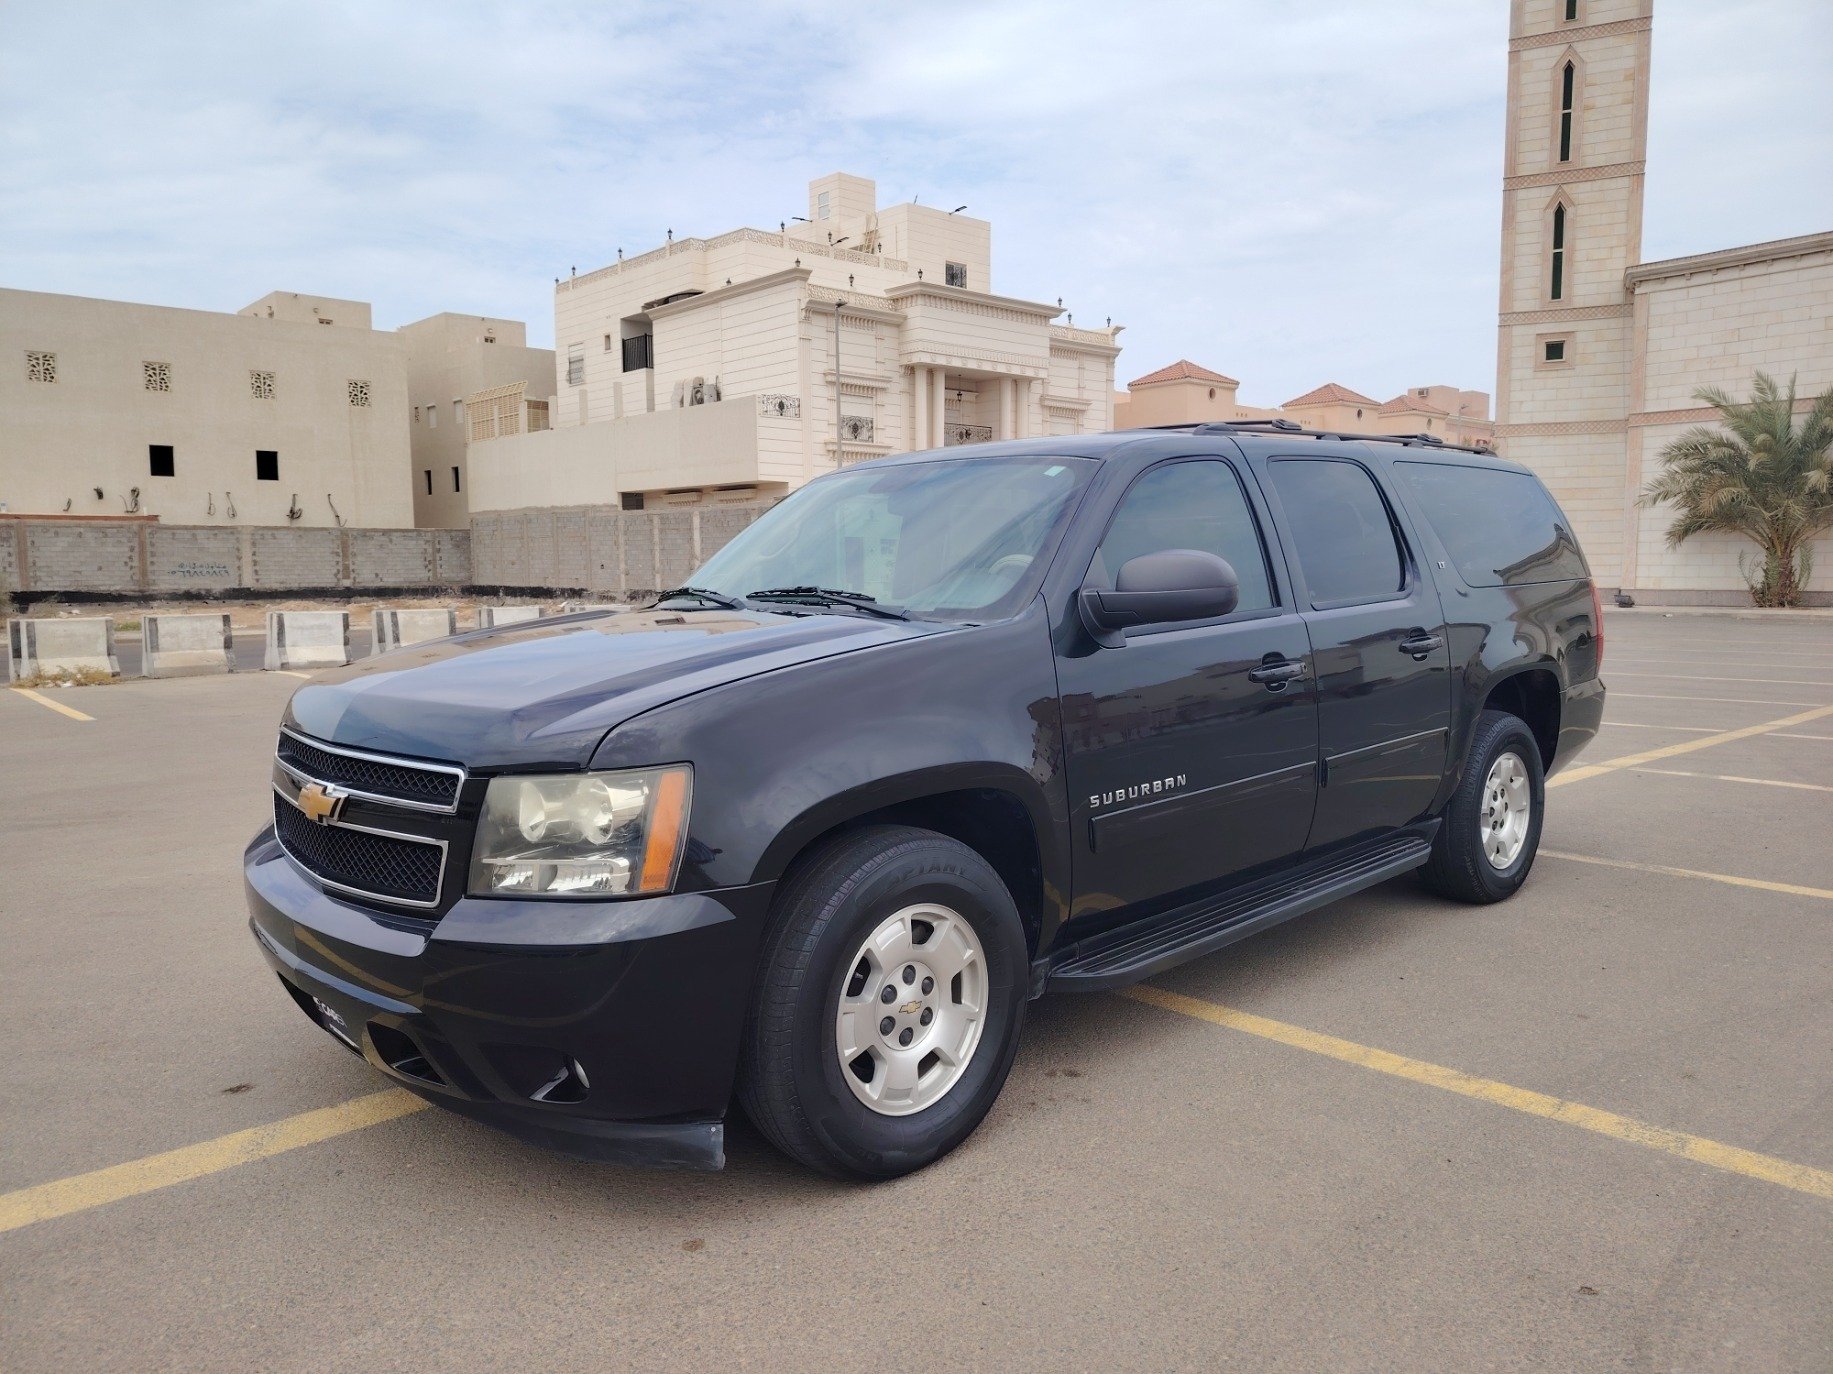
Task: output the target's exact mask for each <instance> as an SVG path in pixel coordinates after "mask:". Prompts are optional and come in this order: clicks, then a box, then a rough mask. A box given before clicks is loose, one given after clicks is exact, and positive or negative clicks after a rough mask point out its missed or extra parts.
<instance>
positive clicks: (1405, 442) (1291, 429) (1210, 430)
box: [1140, 420, 1497, 458]
mask: <svg viewBox="0 0 1833 1374" xmlns="http://www.w3.org/2000/svg"><path fill="white" fill-rule="evenodd" d="M1140 429H1141V430H1177V431H1179V432H1181V433H1185V434H1266V433H1273V434H1290V435H1291V436H1292V437H1293V438H1295V439H1340V440H1344V441H1347V442H1351V443H1366V444H1399V445H1401V446H1402V447H1404V448H1443V449H1450V450H1452V451H1453V452H1456V453H1481V454H1485V455H1487V456H1488V457H1491V458H1494V457H1496V456H1497V454H1496V451H1495V450H1494V449H1493V448H1487V447H1484V446H1483V445H1480V444H1448V443H1446V442H1445V441H1444V440H1443V439H1441V438H1439V437H1438V435H1436V434H1352V433H1349V432H1348V431H1344V430H1328V429H1306V428H1305V427H1304V426H1303V425H1301V424H1297V423H1295V422H1294V421H1291V420H1207V421H1203V422H1202V423H1198V422H1195V421H1186V422H1185V423H1183V424H1181V425H1142V426H1140Z"/></svg>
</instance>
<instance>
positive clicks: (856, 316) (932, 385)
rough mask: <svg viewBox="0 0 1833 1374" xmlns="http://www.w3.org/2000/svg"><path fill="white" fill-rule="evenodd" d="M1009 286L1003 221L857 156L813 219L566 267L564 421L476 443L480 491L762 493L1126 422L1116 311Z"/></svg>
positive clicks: (599, 497)
mask: <svg viewBox="0 0 1833 1374" xmlns="http://www.w3.org/2000/svg"><path fill="white" fill-rule="evenodd" d="M991 288H992V228H991V226H990V225H989V224H988V223H987V222H986V221H985V220H979V219H973V218H970V217H969V216H967V215H966V214H965V213H960V212H956V211H945V210H941V209H936V208H932V207H929V206H923V205H916V204H905V205H893V206H888V207H883V208H881V207H879V205H878V204H877V192H876V187H875V185H874V183H873V182H871V181H869V180H867V179H866V178H863V177H855V176H846V175H842V174H835V175H832V176H827V177H823V178H822V179H820V180H818V181H815V182H813V183H811V184H810V186H809V190H808V214H807V216H806V217H804V219H803V220H802V221H801V222H798V223H794V224H789V223H784V224H782V225H779V226H778V228H777V229H776V230H774V231H772V230H763V229H735V230H733V231H731V232H729V233H725V234H720V235H718V236H717V237H714V238H704V239H703V238H679V239H676V238H672V237H671V240H670V241H669V242H667V243H665V244H663V245H662V246H661V247H659V248H656V249H653V250H651V251H649V252H647V253H644V254H642V255H640V256H637V257H632V258H627V259H620V260H619V261H617V262H615V263H612V264H610V265H608V266H606V267H603V268H600V269H598V270H597V271H593V272H588V273H585V274H583V275H580V276H575V277H570V278H567V279H565V280H563V281H561V282H559V283H557V285H556V287H555V292H554V325H555V329H554V338H555V345H556V347H555V354H556V357H555V369H556V377H555V387H554V390H555V392H556V398H555V402H554V406H553V410H552V424H553V428H552V429H551V430H550V431H549V432H547V433H535V434H527V433H524V434H520V435H512V436H509V437H500V438H496V439H491V440H481V441H478V442H474V443H473V445H472V449H471V457H470V472H471V493H470V504H471V507H472V509H473V510H509V509H518V508H526V507H533V506H574V505H591V504H610V505H618V504H622V505H623V506H625V507H626V508H639V507H641V506H642V505H643V504H644V503H645V502H649V503H652V504H667V505H692V504H695V503H698V502H707V503H718V502H730V501H754V500H757V499H760V498H768V497H771V496H776V495H781V494H782V493H784V492H786V491H788V490H790V489H792V488H794V487H796V486H799V485H801V484H802V483H803V482H805V481H807V480H809V479H810V478H811V477H814V476H816V475H818V474H819V473H823V472H827V471H830V470H832V469H833V468H834V467H836V466H837V465H839V464H842V463H849V462H858V461H860V460H862V459H866V458H873V457H878V456H880V455H883V454H888V453H896V452H900V451H903V450H907V449H922V448H930V447H940V446H943V445H948V444H960V443H973V442H977V441H981V440H987V439H994V438H1006V437H1020V436H1025V435H1042V434H1076V433H1088V432H1096V431H1100V430H1104V429H1107V428H1109V426H1110V424H1111V422H1112V415H1111V410H1110V407H1111V398H1112V393H1113V388H1114V359H1115V357H1116V356H1117V354H1118V353H1119V351H1120V350H1119V345H1118V343H1117V342H1116V337H1117V335H1118V334H1119V332H1120V331H1119V329H1118V328H1115V327H1108V328H1103V329H1078V328H1074V327H1072V326H1071V325H1070V324H1068V323H1067V322H1066V323H1063V324H1058V323H1056V317H1057V316H1058V315H1059V314H1060V313H1061V309H1060V307H1059V306H1057V305H1050V304H1044V303H1040V302H1037V301H1027V300H1017V299H1013V298H1011V297H1007V296H1001V295H997V294H995V293H994V292H993V291H992V289H991Z"/></svg>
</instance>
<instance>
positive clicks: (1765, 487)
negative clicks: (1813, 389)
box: [1641, 372, 1833, 606]
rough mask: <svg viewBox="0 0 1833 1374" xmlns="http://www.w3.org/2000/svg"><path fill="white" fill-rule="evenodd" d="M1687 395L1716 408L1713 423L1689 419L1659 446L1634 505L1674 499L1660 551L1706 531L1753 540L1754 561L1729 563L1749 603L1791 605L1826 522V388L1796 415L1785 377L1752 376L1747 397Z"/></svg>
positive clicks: (1831, 412) (1831, 508)
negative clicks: (1653, 471)
mask: <svg viewBox="0 0 1833 1374" xmlns="http://www.w3.org/2000/svg"><path fill="white" fill-rule="evenodd" d="M1693 396H1694V399H1695V400H1699V401H1704V402H1705V403H1706V404H1707V405H1709V406H1711V407H1712V408H1713V409H1715V410H1717V411H1718V413H1719V417H1720V425H1719V426H1716V427H1715V426H1707V425H1695V426H1694V427H1693V428H1692V429H1689V430H1688V431H1687V432H1686V433H1685V434H1683V435H1681V436H1680V437H1679V438H1678V439H1676V440H1674V442H1673V443H1671V444H1669V445H1668V446H1667V447H1666V448H1664V449H1662V450H1661V463H1662V471H1661V473H1660V475H1659V476H1657V477H1655V478H1653V479H1652V480H1651V481H1650V482H1649V484H1648V485H1647V486H1646V487H1644V488H1643V489H1642V496H1641V504H1642V505H1644V506H1653V505H1658V504H1660V503H1663V502H1671V503H1672V504H1673V505H1674V507H1675V510H1676V513H1675V516H1674V523H1673V524H1671V525H1669V526H1668V545H1669V547H1676V546H1678V545H1679V544H1681V543H1683V542H1684V541H1685V540H1687V539H1689V538H1691V537H1692V536H1693V535H1696V534H1704V533H1706V532H1707V531H1709V530H1723V531H1727V532H1729V533H1733V534H1742V535H1745V536H1747V537H1748V538H1750V539H1751V540H1753V541H1754V542H1755V543H1756V545H1757V547H1758V549H1760V550H1761V551H1762V561H1761V564H1760V565H1757V564H1756V563H1755V561H1754V560H1752V563H1751V564H1750V565H1748V566H1747V565H1746V562H1745V558H1744V556H1742V555H1740V556H1739V559H1738V566H1739V568H1741V569H1742V570H1743V572H1744V580H1745V581H1746V582H1748V583H1749V584H1750V595H1751V599H1752V600H1753V601H1755V602H1756V604H1757V605H1759V606H1793V605H1795V604H1796V603H1797V602H1798V601H1799V600H1800V599H1801V590H1802V588H1803V587H1804V586H1805V585H1806V583H1807V580H1808V578H1809V577H1810V576H1811V575H1812V573H1813V554H1812V549H1811V547H1810V545H1811V543H1812V541H1813V539H1814V537H1815V536H1816V535H1818V534H1822V533H1824V532H1825V531H1826V530H1828V529H1830V528H1833V452H1830V450H1833V390H1830V391H1827V392H1825V393H1823V394H1822V395H1821V396H1820V397H1819V398H1818V399H1817V400H1816V401H1815V402H1814V404H1813V406H1812V407H1811V408H1810V409H1809V410H1808V412H1807V414H1806V415H1803V416H1800V417H1797V416H1796V414H1795V379H1794V378H1793V377H1790V378H1789V383H1788V390H1787V392H1784V391H1783V390H1782V389H1781V388H1780V387H1779V386H1777V385H1776V381H1775V379H1774V378H1773V377H1771V376H1769V375H1768V374H1767V373H1763V372H1759V373H1757V374H1756V377H1755V379H1754V380H1753V381H1752V382H1751V387H1750V399H1749V400H1748V401H1734V400H1732V399H1731V397H1730V396H1729V395H1727V394H1726V393H1725V392H1724V391H1722V390H1720V389H1719V388H1718V387H1715V386H1708V387H1701V388H1700V389H1699V390H1698V391H1695V392H1694V393H1693ZM1759 568H1760V570H1759ZM1753 573H1754V574H1755V575H1753Z"/></svg>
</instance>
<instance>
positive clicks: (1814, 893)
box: [1540, 849, 1833, 902]
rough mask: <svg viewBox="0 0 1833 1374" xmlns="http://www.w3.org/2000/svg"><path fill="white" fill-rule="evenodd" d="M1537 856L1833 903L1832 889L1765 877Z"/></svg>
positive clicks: (1555, 852) (1549, 852) (1548, 853)
mask: <svg viewBox="0 0 1833 1374" xmlns="http://www.w3.org/2000/svg"><path fill="white" fill-rule="evenodd" d="M1540 854H1541V856H1542V857H1543V858H1548V859H1568V860H1570V861H1571V862H1573V863H1578V864H1599V865H1602V866H1603V867H1605V868H1627V869H1629V870H1630V871H1631V872H1633V873H1660V874H1663V875H1665V876H1667V877H1669V878H1703V879H1705V881H1707V882H1709V883H1728V884H1730V885H1731V886H1732V887H1754V888H1756V889H1758V890H1759V891H1761V892H1783V893H1787V894H1788V895H1789V896H1791V897H1819V898H1820V899H1821V900H1822V901H1827V902H1833V888H1825V887H1804V886H1802V885H1801V884H1800V883H1772V882H1770V881H1769V880H1768V879H1767V878H1743V877H1739V876H1738V875H1737V874H1735V873H1706V872H1703V871H1701V870H1700V869H1697V868H1673V867H1670V866H1669V865H1667V864H1645V863H1637V862H1635V861H1634V860H1633V859H1600V858H1599V857H1597V855H1595V854H1568V853H1566V852H1565V851H1564V850H1559V849H1543V850H1541V851H1540Z"/></svg>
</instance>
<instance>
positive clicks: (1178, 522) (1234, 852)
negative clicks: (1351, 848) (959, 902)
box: [1057, 456, 1317, 916]
mask: <svg viewBox="0 0 1833 1374" xmlns="http://www.w3.org/2000/svg"><path fill="white" fill-rule="evenodd" d="M1264 518H1265V517H1264V513H1263V510H1262V509H1261V508H1258V507H1257V506H1256V504H1255V503H1254V502H1253V500H1252V499H1251V494H1250V488H1249V486H1248V485H1247V484H1245V483H1244V482H1243V481H1242V477H1241V474H1240V472H1239V471H1238V470H1237V467H1236V465H1235V464H1234V463H1232V462H1230V461H1228V460H1225V459H1223V458H1220V457H1210V456H1204V457H1197V458H1179V459H1172V460H1170V461H1168V462H1163V463H1160V464H1158V465H1156V466H1154V467H1151V468H1148V469H1146V470H1145V471H1144V472H1142V473H1141V474H1139V475H1138V476H1137V477H1136V478H1134V479H1133V482H1132V484H1131V485H1130V486H1129V487H1128V489H1127V491H1126V493H1125V495H1124V496H1122V498H1121V500H1120V502H1119V505H1118V506H1117V507H1116V509H1115V511H1114V513H1113V516H1112V519H1111V521H1110V523H1109V524H1108V526H1107V530H1106V533H1105V534H1104V536H1103V538H1102V541H1101V545H1100V548H1099V550H1098V551H1097V552H1096V554H1095V556H1094V559H1093V561H1092V563H1091V565H1090V567H1089V569H1088V573H1087V580H1088V582H1089V583H1093V584H1097V585H1101V586H1107V587H1111V586H1112V585H1113V580H1112V579H1113V577H1114V575H1115V574H1116V573H1117V572H1118V571H1119V570H1120V566H1121V565H1122V564H1123V563H1125V562H1126V561H1127V560H1128V559H1130V558H1136V557H1138V556H1139V555H1141V554H1146V553H1156V552H1159V551H1161V550H1165V549H1199V550H1202V551H1204V552H1208V553H1214V554H1216V555H1218V556H1219V557H1222V558H1225V559H1227V560H1228V561H1229V562H1230V563H1231V564H1232V565H1233V566H1234V568H1235V571H1236V575H1237V576H1238V577H1239V579H1240V583H1241V599H1240V604H1239V606H1238V607H1237V608H1236V610H1235V611H1234V613H1233V614H1231V615H1228V616H1224V617H1221V618H1218V619H1215V620H1206V621H1192V622H1186V623H1183V624H1176V625H1162V626H1149V627H1144V628H1142V629H1138V630H1130V631H1128V632H1127V635H1126V642H1125V644H1124V645H1122V646H1121V647H1119V648H1101V647H1099V646H1097V645H1095V644H1094V643H1093V642H1092V641H1088V640H1086V639H1084V640H1083V641H1082V642H1081V643H1080V645H1079V647H1078V651H1077V652H1075V653H1073V654H1069V655H1066V656H1064V657H1063V658H1061V659H1059V661H1058V664H1057V680H1058V685H1059V688H1060V690H1061V692H1062V705H1063V733H1064V740H1065V743H1066V746H1067V754H1068V759H1067V765H1068V773H1069V783H1070V808H1071V817H1072V820H1073V823H1074V834H1075V837H1076V846H1075V860H1074V862H1075V884H1076V892H1075V902H1074V907H1073V911H1074V914H1076V915H1078V916H1088V915H1093V914H1095V913H1100V912H1105V911H1110V910H1113V909H1115V908H1119V907H1125V906H1133V905H1135V904H1138V903H1141V902H1147V901H1151V900H1152V899H1154V898H1158V897H1162V896H1165V895H1167V894H1170V893H1175V892H1181V891H1184V890H1186V889H1190V888H1194V887H1199V886H1202V885H1205V884H1209V883H1213V882H1216V881H1217V880H1220V879H1223V878H1226V877H1228V876H1230V875H1233V874H1238V873H1240V872H1242V871H1243V870H1246V869H1251V868H1254V867H1256V866H1258V865H1262V864H1267V863H1272V862H1277V861H1280V860H1284V859H1288V858H1291V857H1293V856H1295V855H1297V854H1298V853H1299V852H1300V851H1301V850H1302V849H1303V847H1304V843H1305V835H1306V832H1307V831H1308V830H1309V829H1310V825H1311V805H1312V799H1313V797H1314V796H1315V795H1316V791H1317V776H1316V775H1317V705H1316V698H1315V695H1314V693H1313V690H1312V684H1311V671H1310V664H1309V661H1308V660H1309V655H1308V652H1307V650H1308V647H1309V642H1308V640H1307V638H1306V635H1305V627H1304V623H1303V622H1302V621H1301V620H1300V619H1299V616H1298V614H1297V611H1296V608H1295V606H1294V604H1293V602H1292V598H1291V590H1290V587H1289V586H1288V584H1287V579H1286V578H1285V577H1284V576H1283V569H1282V568H1281V567H1280V565H1279V562H1278V560H1277V559H1276V558H1270V557H1269V556H1268V549H1267V544H1266V541H1264V540H1263V537H1262V524H1263V521H1264Z"/></svg>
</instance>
